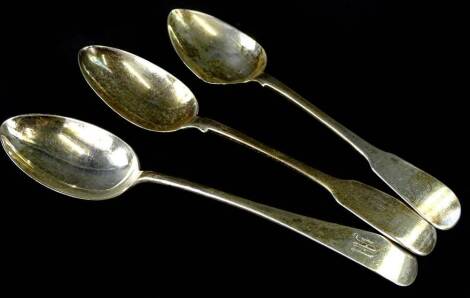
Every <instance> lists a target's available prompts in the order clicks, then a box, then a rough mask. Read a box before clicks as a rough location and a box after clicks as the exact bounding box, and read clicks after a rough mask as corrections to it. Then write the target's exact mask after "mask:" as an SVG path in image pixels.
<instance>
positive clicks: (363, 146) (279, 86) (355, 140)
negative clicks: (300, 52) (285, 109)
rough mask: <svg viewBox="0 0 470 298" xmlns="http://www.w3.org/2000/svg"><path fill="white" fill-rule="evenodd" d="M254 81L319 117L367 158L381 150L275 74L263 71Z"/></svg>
mask: <svg viewBox="0 0 470 298" xmlns="http://www.w3.org/2000/svg"><path fill="white" fill-rule="evenodd" d="M254 81H256V82H258V83H260V84H261V85H262V86H263V87H269V88H271V89H273V90H275V91H276V92H278V93H280V94H281V95H283V96H285V97H286V98H288V99H289V100H291V101H292V102H293V103H295V104H296V105H298V106H299V107H301V108H302V109H304V110H305V111H307V112H308V113H309V114H311V115H312V116H314V117H315V118H316V119H318V120H319V121H320V122H321V123H323V124H324V125H326V126H327V127H329V128H330V129H332V130H333V131H334V132H335V133H336V134H337V135H339V136H340V137H341V138H343V139H344V140H345V141H346V142H348V143H349V144H350V145H351V146H353V147H354V148H355V149H356V150H357V151H358V152H359V153H361V154H362V155H363V156H364V157H365V158H366V159H369V156H370V155H372V154H374V153H376V152H377V151H379V149H377V148H376V147H374V146H373V145H371V144H370V143H368V142H367V141H365V140H364V139H362V138H361V137H359V136H358V135H356V134H355V133H353V132H352V131H350V130H349V129H347V128H346V127H345V126H343V125H342V124H340V123H339V122H337V121H336V120H334V119H333V118H331V117H330V116H328V115H327V114H326V113H325V112H323V111H322V110H320V109H319V108H318V107H316V106H315V105H313V104H312V103H311V102H309V101H308V100H306V99H305V98H303V97H302V96H301V95H300V94H298V93H297V92H295V91H294V90H292V89H291V88H289V87H288V86H287V85H285V84H284V83H282V82H281V81H279V80H277V79H276V78H274V77H273V76H271V75H269V74H267V73H263V74H261V75H260V76H258V77H256V78H255V79H254Z"/></svg>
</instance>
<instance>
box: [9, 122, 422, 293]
mask: <svg viewBox="0 0 470 298" xmlns="http://www.w3.org/2000/svg"><path fill="white" fill-rule="evenodd" d="M0 138H1V142H2V145H3V148H4V149H5V151H6V152H7V154H8V156H9V157H10V158H11V160H12V161H13V162H14V163H15V164H16V165H17V166H18V167H19V168H20V169H21V170H23V171H24V172H25V173H26V174H28V175H29V176H30V177H31V178H33V179H35V180H36V181H37V182H39V183H41V184H42V185H44V186H46V187H49V188H51V189H53V190H55V191H57V192H59V193H62V194H65V195H68V196H71V197H74V198H78V199H85V200H94V201H98V200H106V199H111V198H114V197H117V196H119V195H120V194H122V193H123V192H125V191H126V190H127V189H129V188H130V187H131V186H133V185H135V184H137V183H140V182H153V183H158V184H163V185H169V186H174V187H177V188H181V189H184V190H187V191H190V192H194V193H197V194H200V195H203V196H206V197H209V198H212V199H215V200H217V201H220V202H223V203H226V204H229V205H232V206H235V207H238V208H241V209H243V210H246V211H248V212H251V213H253V214H255V215H258V216H261V217H263V218H266V219H268V220H270V221H272V222H275V223H277V224H279V225H281V226H284V227H286V228H289V229H291V230H293V231H295V232H297V233H299V234H301V235H303V236H305V237H307V238H309V239H312V240H314V241H316V242H318V243H320V244H322V245H324V246H326V247H328V248H330V249H332V250H333V251H335V252H337V253H339V254H341V255H343V256H345V257H347V258H349V259H351V260H353V261H355V262H357V263H359V264H361V265H363V266H364V267H366V268H368V269H370V270H372V271H374V272H376V273H377V274H379V275H381V276H383V277H385V278H387V279H388V280H390V281H392V282H394V283H396V284H398V285H401V286H406V285H410V284H411V283H412V282H413V281H414V279H415V278H416V275H417V268H418V267H417V261H416V259H415V258H414V257H413V256H412V255H410V254H409V253H407V252H405V251H404V250H402V249H400V248H398V247H397V246H396V245H394V244H393V243H392V242H390V241H389V240H387V239H386V238H384V237H382V236H381V235H378V234H375V233H371V232H366V231H363V230H359V229H354V228H351V227H347V226H341V225H338V224H334V223H329V222H325V221H321V220H317V219H313V218H309V217H306V216H302V215H298V214H294V213H291V212H287V211H284V210H281V209H277V208H273V207H270V206H267V205H263V204H259V203H256V202H253V201H249V200H246V199H243V198H241V197H237V196H234V195H231V194H228V193H225V192H222V191H218V190H216V189H213V188H210V187H207V186H203V185H199V184H196V183H192V182H189V181H186V180H183V179H179V178H174V177H170V176H167V175H162V174H159V173H156V172H150V171H141V170H140V169H139V162H138V159H137V156H136V154H135V153H134V151H133V150H132V148H131V147H130V146H129V145H128V144H126V143H125V142H124V141H122V140H121V139H120V138H118V137H116V136H115V135H113V134H111V133H109V132H107V131H105V130H103V129H101V128H99V127H97V126H94V125H91V124H89V123H86V122H82V121H79V120H75V119H71V118H66V117H61V116H53V115H42V114H30V115H21V116H17V117H13V118H10V119H8V120H7V121H5V122H4V123H3V124H2V125H1V127H0Z"/></svg>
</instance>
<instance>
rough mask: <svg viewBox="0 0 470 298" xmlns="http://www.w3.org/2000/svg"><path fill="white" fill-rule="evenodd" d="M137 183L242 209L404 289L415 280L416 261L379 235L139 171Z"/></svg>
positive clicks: (164, 176)
mask: <svg viewBox="0 0 470 298" xmlns="http://www.w3.org/2000/svg"><path fill="white" fill-rule="evenodd" d="M138 182H153V183H158V184H163V185H168V186H173V187H177V188H180V189H184V190H187V191H190V192H193V193H197V194H199V195H202V196H205V197H209V198H211V199H215V200H217V201H220V202H222V203H226V204H228V205H231V206H234V207H237V208H240V209H243V210H246V211H248V212H250V213H253V214H255V215H258V216H260V217H263V218H265V219H268V220H270V221H272V222H274V223H277V224H279V225H281V226H284V227H286V228H288V229H290V230H292V231H295V232H297V233H299V234H301V235H303V236H305V237H307V238H309V239H311V240H314V241H315V242H317V243H319V244H321V245H324V246H325V247H328V248H329V249H332V250H333V251H335V252H337V253H339V254H341V255H343V256H345V257H347V258H349V259H350V260H352V261H354V262H356V263H358V264H360V265H362V266H364V267H366V268H368V269H369V270H372V271H374V272H375V273H377V274H379V275H381V276H382V277H384V278H386V279H388V280H390V281H392V282H393V283H395V284H398V285H401V286H407V285H410V284H411V283H413V281H414V280H415V278H416V275H417V266H418V265H417V261H416V259H415V258H414V257H413V256H412V255H410V254H409V253H407V252H405V251H404V250H402V249H400V248H398V247H397V246H396V245H394V244H393V243H392V242H390V241H389V240H387V239H386V238H384V237H382V236H381V235H379V234H376V233H371V232H367V231H363V230H359V229H355V228H351V227H347V226H342V225H338V224H334V223H329V222H326V221H322V220H318V219H314V218H310V217H306V216H302V215H298V214H295V213H292V212H288V211H284V210H281V209H277V208H274V207H271V206H268V205H264V204H260V203H256V202H253V201H250V200H247V199H244V198H241V197H238V196H235V195H232V194H228V193H225V192H222V191H219V190H216V189H214V188H210V187H207V186H204V185H200V184H196V183H193V182H190V181H187V180H184V179H180V178H175V177H171V176H167V175H162V174H158V173H155V172H150V171H144V172H142V173H141V176H140V178H139V179H138Z"/></svg>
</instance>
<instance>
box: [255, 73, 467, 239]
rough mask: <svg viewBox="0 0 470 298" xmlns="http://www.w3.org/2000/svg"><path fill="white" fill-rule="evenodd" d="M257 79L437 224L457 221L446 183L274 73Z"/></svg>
mask: <svg viewBox="0 0 470 298" xmlns="http://www.w3.org/2000/svg"><path fill="white" fill-rule="evenodd" d="M255 80H256V81H257V82H258V83H260V84H261V85H262V86H268V87H270V88H272V89H274V90H275V91H277V92H279V93H280V94H282V95H284V96H285V97H286V98H288V99H289V100H291V101H292V102H294V103H295V104H297V105H298V106H300V107H301V108H302V109H304V110H305V111H307V112H308V113H309V114H311V115H312V116H314V117H315V118H316V119H318V120H319V121H320V122H322V123H323V124H324V125H326V126H327V127H329V128H330V129H331V130H333V131H334V132H335V133H336V134H337V135H339V136H340V137H341V138H343V139H344V140H346V141H347V142H348V143H349V144H351V145H352V146H353V147H354V148H355V149H356V150H357V151H358V152H360V153H361V154H362V155H363V156H364V157H365V158H366V159H367V160H368V161H369V165H370V166H371V168H372V170H373V171H374V172H375V173H376V174H377V176H379V177H380V178H381V179H382V180H383V181H384V182H385V183H386V184H387V185H388V186H390V188H392V189H393V190H394V191H395V192H396V193H397V194H398V195H399V196H400V197H401V198H402V199H403V200H405V201H406V202H407V203H408V204H409V205H410V206H411V207H412V208H413V209H414V210H415V211H416V212H418V213H419V214H420V215H421V216H422V217H423V218H425V219H426V220H427V221H428V222H430V223H431V224H433V225H434V226H435V227H436V228H438V229H442V230H447V229H450V228H452V227H453V226H454V225H455V224H456V223H457V221H458V220H459V218H460V210H461V206H460V202H459V200H458V198H457V196H456V195H455V194H454V193H453V192H452V190H451V189H449V188H448V187H447V186H446V185H444V183H442V182H441V181H439V180H438V179H436V178H434V177H433V176H431V175H430V174H428V173H426V172H425V171H423V170H421V169H419V168H417V167H415V166H414V165H412V164H410V163H409V162H407V161H405V160H403V159H402V158H400V157H398V156H396V155H394V154H391V153H389V152H385V151H382V150H380V149H378V148H376V147H374V146H373V145H371V144H369V143H368V142H366V141H365V140H364V139H362V138H360V137H359V136H358V135H356V134H355V133H353V132H352V131H350V130H349V129H347V128H346V127H344V126H343V125H342V124H340V123H338V122H336V120H334V119H333V118H331V117H330V116H328V115H327V114H326V113H324V112H323V111H321V110H320V109H319V108H317V107H316V106H315V105H313V104H312V103H311V102H309V101H308V100H306V99H305V98H303V97H302V96H300V95H299V94H298V93H297V92H295V91H294V90H292V89H291V88H289V87H288V86H286V85H285V84H283V83H282V82H280V81H279V80H277V79H276V78H274V77H272V76H271V75H269V74H266V73H263V74H262V75H260V76H259V77H257V78H256V79H255Z"/></svg>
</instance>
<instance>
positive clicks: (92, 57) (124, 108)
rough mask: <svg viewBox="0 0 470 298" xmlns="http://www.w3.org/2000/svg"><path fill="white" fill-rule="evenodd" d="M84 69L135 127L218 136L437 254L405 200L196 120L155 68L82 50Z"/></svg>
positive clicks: (194, 107) (409, 244)
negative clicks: (272, 161) (286, 168)
mask: <svg viewBox="0 0 470 298" xmlns="http://www.w3.org/2000/svg"><path fill="white" fill-rule="evenodd" d="M79 64H80V68H81V70H82V73H83V75H84V77H85V79H86V80H87V82H88V83H89V85H90V86H91V87H92V88H93V90H94V91H95V92H96V93H97V94H98V96H100V97H101V99H103V101H104V102H105V103H106V104H108V105H109V106H110V107H111V108H112V109H113V110H114V111H116V112H117V113H118V114H119V115H121V116H122V117H123V118H125V119H127V120H128V121H130V122H131V123H133V124H135V125H137V126H140V127H142V128H145V129H148V130H152V131H159V132H168V131H175V130H178V129H182V128H198V129H199V130H201V131H203V132H206V131H208V130H210V131H214V132H216V133H218V134H220V135H223V136H226V137H228V138H229V139H231V140H235V141H237V142H239V143H242V144H245V145H247V146H249V147H251V148H253V149H255V150H257V151H258V152H261V153H263V154H265V155H267V156H269V157H271V158H273V159H275V160H278V161H280V162H282V163H283V164H285V165H287V166H289V167H291V168H292V169H294V170H296V171H298V172H300V173H301V174H304V175H305V176H307V177H309V178H310V179H312V180H314V181H316V182H317V183H319V184H321V185H322V186H323V187H325V188H326V189H327V190H328V191H330V193H332V194H333V196H334V197H335V199H336V200H337V201H338V202H339V203H340V204H341V205H343V206H344V207H345V208H346V209H348V210H349V211H351V212H353V213H354V214H355V215H357V216H358V217H360V218H361V219H363V220H364V221H365V222H367V223H368V224H370V225H372V226H373V227H374V228H376V229H377V230H379V231H380V232H382V233H383V234H384V235H386V236H388V237H390V238H391V239H393V240H395V241H397V242H398V243H400V244H402V245H403V246H404V247H406V248H408V249H410V250H411V251H412V252H414V253H416V254H419V255H426V254H428V253H430V252H431V251H432V249H433V248H434V245H435V242H436V231H435V229H434V228H433V227H432V225H430V224H429V223H428V222H426V221H425V220H423V219H422V218H421V217H420V216H419V215H418V214H417V213H415V212H414V211H413V210H412V209H411V208H409V207H408V206H406V205H405V204H404V203H402V202H401V201H400V200H398V199H396V198H394V197H392V196H390V195H388V194H386V193H383V192H381V191H379V190H377V189H375V188H373V187H371V186H368V185H366V184H363V183H360V182H357V181H352V180H342V179H337V178H333V177H331V176H329V175H327V174H325V173H322V172H320V171H318V170H316V169H313V168H311V167H309V166H307V165H305V164H303V163H301V162H299V161H297V160H295V159H293V158H291V157H289V156H287V155H285V154H283V153H281V152H279V151H277V150H274V149H272V148H270V147H268V146H266V145H264V144H262V143H260V142H258V141H256V140H254V139H252V138H250V137H248V136H246V135H244V134H242V133H240V132H238V131H236V130H234V129H232V128H230V127H227V126H225V125H223V124H221V123H218V122H216V121H214V120H211V119H207V118H202V117H199V116H197V113H198V103H197V100H196V98H195V97H194V95H193V94H192V92H191V90H189V88H188V87H186V86H185V85H184V84H183V83H182V82H181V81H179V80H178V79H177V78H175V77H174V76H172V75H171V74H170V73H168V72H166V71H165V70H164V69H162V68H160V67H158V66H156V65H155V64H152V63H150V62H149V61H147V60H144V59H143V58H140V57H138V56H136V55H133V54H131V53H128V52H125V51H122V50H119V49H115V48H110V47H103V46H90V47H86V48H83V49H82V50H81V51H80V52H79Z"/></svg>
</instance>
